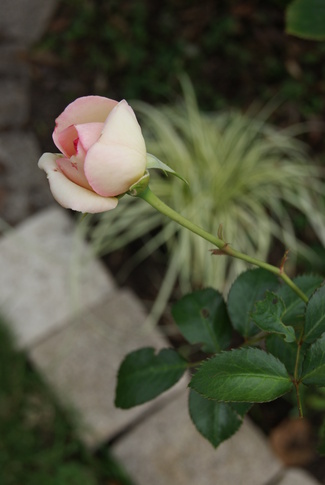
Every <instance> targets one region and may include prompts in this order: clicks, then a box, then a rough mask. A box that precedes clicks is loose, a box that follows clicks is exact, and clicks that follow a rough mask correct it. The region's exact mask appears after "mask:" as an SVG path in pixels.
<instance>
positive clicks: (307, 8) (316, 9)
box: [286, 0, 325, 40]
mask: <svg viewBox="0 0 325 485" xmlns="http://www.w3.org/2000/svg"><path fill="white" fill-rule="evenodd" d="M286 31H287V33H288V34H293V35H297V36H298V37H302V38H305V39H311V40H325V3H324V0H294V1H293V2H292V3H291V4H290V5H289V7H288V8H287V12H286Z"/></svg>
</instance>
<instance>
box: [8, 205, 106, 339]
mask: <svg viewBox="0 0 325 485" xmlns="http://www.w3.org/2000/svg"><path fill="white" fill-rule="evenodd" d="M0 267H1V271H0V311H1V312H2V313H3V314H4V315H6V316H7V318H8V320H9V322H11V326H12V330H13V332H14V334H15V335H16V337H17V345H18V346H19V347H28V346H31V345H33V344H34V343H35V342H37V341H39V340H41V339H43V338H45V337H46V336H48V335H49V333H51V332H53V331H54V330H56V329H57V328H60V327H62V326H63V325H64V324H66V323H67V322H68V321H69V320H71V318H72V317H73V316H74V315H76V314H79V313H80V312H83V311H85V310H87V309H88V308H89V307H91V306H92V305H95V304H96V303H97V302H98V301H100V300H101V299H102V298H103V297H104V296H105V295H107V294H109V293H110V292H111V291H114V288H115V284H114V282H113V279H112V278H111V277H110V275H109V274H108V272H107V271H106V270H105V268H104V267H103V266H102V265H101V264H100V263H99V262H98V261H97V260H95V259H94V258H92V255H91V252H90V250H89V248H88V246H87V245H86V244H85V243H84V241H82V239H81V238H80V237H78V235H77V232H76V230H75V225H74V224H73V223H72V219H71V218H70V217H69V216H68V213H67V211H64V210H63V209H61V208H60V207H55V208H49V209H47V210H44V211H42V212H40V213H38V214H37V215H36V216H33V217H32V218H30V219H28V220H27V221H26V222H24V223H22V224H20V225H19V226H17V228H16V229H15V230H13V231H11V232H10V233H8V234H7V235H6V236H3V237H2V238H1V239H0Z"/></svg>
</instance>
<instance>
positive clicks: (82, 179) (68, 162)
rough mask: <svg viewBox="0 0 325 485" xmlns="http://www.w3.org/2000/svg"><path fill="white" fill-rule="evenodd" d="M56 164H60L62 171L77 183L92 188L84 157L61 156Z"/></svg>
mask: <svg viewBox="0 0 325 485" xmlns="http://www.w3.org/2000/svg"><path fill="white" fill-rule="evenodd" d="M56 164H57V165H58V166H59V168H60V170H61V172H62V173H63V174H64V175H65V176H66V177H68V179H70V180H71V182H74V183H75V184H77V185H80V186H81V187H84V188H85V189H88V190H92V188H91V186H90V185H89V183H88V181H87V179H86V176H85V173H84V169H83V164H84V157H81V158H79V157H78V156H76V157H71V158H64V157H60V158H58V159H57V160H56Z"/></svg>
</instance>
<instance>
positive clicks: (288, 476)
mask: <svg viewBox="0 0 325 485" xmlns="http://www.w3.org/2000/svg"><path fill="white" fill-rule="evenodd" d="M319 483H320V482H318V481H317V480H316V479H315V478H314V477H312V476H310V475H309V474H308V473H306V472H305V471H304V470H300V469H298V468H292V469H288V470H286V471H285V473H284V476H283V477H282V479H281V480H279V482H277V483H276V485H319Z"/></svg>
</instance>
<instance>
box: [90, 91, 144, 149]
mask: <svg viewBox="0 0 325 485" xmlns="http://www.w3.org/2000/svg"><path fill="white" fill-rule="evenodd" d="M99 142H101V143H103V144H105V145H110V144H114V145H122V146H127V147H129V148H132V149H133V150H136V151H138V152H139V153H140V154H142V155H143V156H145V155H146V145H145V142H144V139H143V136H142V131H141V128H140V125H139V123H138V121H137V119H136V116H135V114H134V111H133V109H132V108H131V107H130V106H129V105H128V103H127V102H126V101H125V100H123V101H121V102H120V103H119V104H118V105H117V106H115V108H114V109H113V110H112V111H111V112H110V114H109V115H108V118H107V120H106V122H105V124H104V128H103V133H102V136H101V137H100V139H99Z"/></svg>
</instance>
